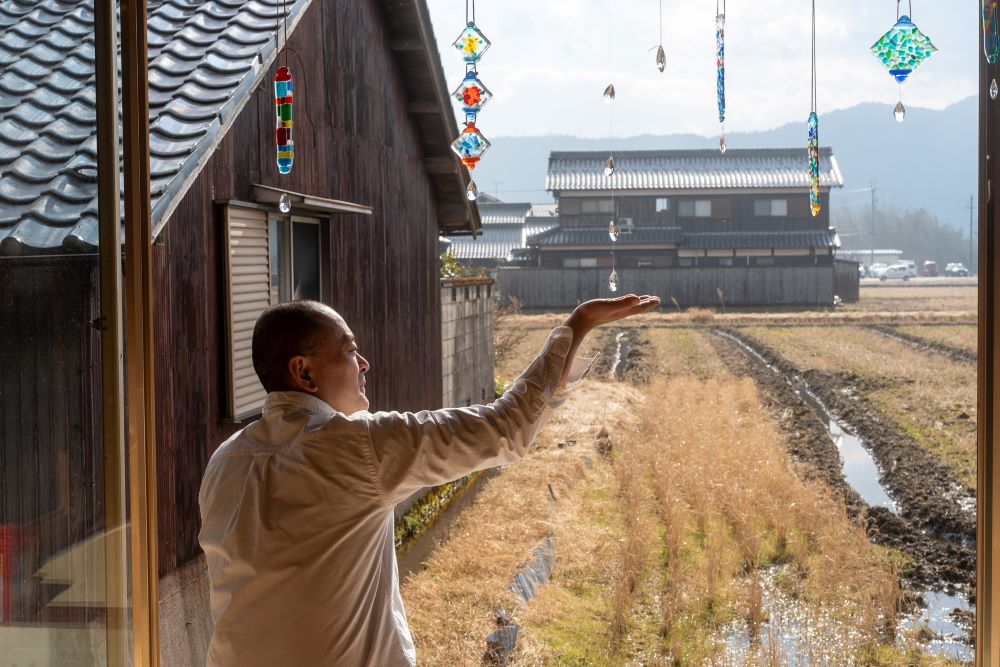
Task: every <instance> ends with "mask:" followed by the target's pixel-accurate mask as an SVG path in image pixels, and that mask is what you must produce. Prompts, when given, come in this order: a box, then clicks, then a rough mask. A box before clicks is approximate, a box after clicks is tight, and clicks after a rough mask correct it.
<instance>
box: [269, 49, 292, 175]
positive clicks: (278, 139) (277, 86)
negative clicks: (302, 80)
mask: <svg viewBox="0 0 1000 667" xmlns="http://www.w3.org/2000/svg"><path fill="white" fill-rule="evenodd" d="M274 111H275V116H276V121H277V127H276V128H275V130H274V141H275V146H276V147H277V157H278V171H279V172H280V173H282V174H290V173H291V172H292V163H293V161H294V159H295V143H294V142H293V141H292V73H291V71H290V70H289V69H288V68H287V67H279V68H278V71H277V73H276V74H275V75H274Z"/></svg>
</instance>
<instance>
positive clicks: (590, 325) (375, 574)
mask: <svg viewBox="0 0 1000 667" xmlns="http://www.w3.org/2000/svg"><path fill="white" fill-rule="evenodd" d="M659 303H660V301H659V299H657V298H655V297H649V296H643V297H638V296H635V295H629V296H625V297H621V298H618V299H598V300H594V301H588V302H587V303H585V304H583V305H581V306H579V307H578V308H577V309H576V310H575V311H573V314H572V315H570V317H569V319H567V320H566V323H565V325H564V326H560V327H557V328H555V329H554V330H553V331H552V333H551V334H550V335H549V337H548V340H547V341H546V342H545V345H544V346H543V347H542V350H541V353H540V354H539V356H538V357H537V358H535V360H534V361H533V362H532V363H531V364H530V365H529V366H528V368H527V369H526V370H525V371H524V372H523V373H521V375H520V376H519V377H518V378H517V380H515V381H514V385H513V387H511V389H510V390H509V391H508V392H506V393H505V394H504V395H503V396H501V397H500V398H499V399H497V400H496V401H495V402H494V403H492V404H490V405H479V406H473V407H469V408H454V409H446V410H434V411H424V412H417V413H398V412H379V413H374V414H373V413H370V412H368V411H367V409H368V398H367V397H366V396H365V373H366V372H367V371H368V369H369V364H368V361H367V360H366V359H365V358H364V357H363V356H361V354H360V351H359V349H358V342H357V340H356V339H355V337H354V334H353V333H352V332H351V330H350V328H349V327H348V326H347V323H346V322H344V320H343V318H341V317H340V315H338V314H337V313H336V312H335V311H334V310H333V309H331V308H329V307H328V306H325V305H323V304H320V303H316V302H311V301H297V302H292V303H287V304H282V305H280V306H276V307H274V308H271V309H270V310H268V311H266V312H265V313H264V314H263V315H261V317H260V319H259V320H258V321H257V324H256V326H255V328H254V333H253V363H254V370H255V371H256V372H257V376H258V377H259V378H260V381H261V384H262V385H263V386H264V389H266V390H267V392H268V393H267V399H266V400H265V402H264V410H263V415H262V416H261V418H260V419H259V420H257V421H255V422H254V423H252V424H250V425H249V426H247V427H246V428H244V429H243V430H242V431H240V432H239V433H236V434H235V435H234V436H233V437H231V438H230V439H229V440H227V441H226V442H225V443H223V444H222V446H220V447H219V449H218V450H217V451H216V452H215V454H214V455H213V456H212V459H211V461H209V464H208V468H207V469H206V471H205V477H204V479H203V480H202V485H201V493H200V494H199V503H200V505H201V516H202V529H201V534H200V536H199V539H200V541H201V546H202V548H203V549H204V550H205V555H206V558H207V561H208V574H209V579H210V581H211V607H212V618H213V620H214V622H215V631H214V634H213V636H212V642H211V645H210V647H209V655H208V665H210V666H213V667H216V666H217V667H223V666H225V667H236V666H239V667H257V666H259V667H284V666H288V667H310V666H312V665H330V666H336V667H353V666H355V665H357V666H361V665H375V666H377V667H397V666H398V667H410V666H412V665H415V664H416V652H415V651H414V647H413V640H412V638H411V637H410V631H409V628H408V626H407V623H406V614H405V612H404V611H403V602H402V599H401V598H400V595H399V574H398V569H397V567H396V553H395V549H394V545H393V509H394V508H395V506H396V505H397V504H398V503H400V502H402V501H403V500H405V499H406V498H408V497H409V496H410V495H412V494H413V493H414V492H416V491H418V490H420V489H422V488H424V487H428V486H437V485H440V484H444V483H446V482H450V481H453V480H456V479H458V478H460V477H463V476H465V475H468V474H469V473H472V472H475V471H477V470H484V469H486V468H492V467H496V466H502V465H507V464H510V463H514V462H515V461H517V460H519V459H520V458H522V457H523V456H524V455H525V453H526V451H527V449H528V446H529V445H530V444H531V442H532V440H533V439H534V437H535V434H536V433H537V432H538V429H539V428H540V425H541V423H542V420H543V418H544V417H545V415H546V414H547V413H548V412H549V411H550V410H551V409H553V408H555V407H557V406H558V405H560V404H561V403H562V402H563V401H564V400H565V398H566V396H567V393H568V391H569V389H570V388H571V387H572V385H573V384H575V383H576V381H578V380H579V379H580V378H581V377H582V376H583V375H584V374H585V373H586V372H587V370H589V368H590V364H591V362H592V360H584V359H578V358H576V351H577V349H578V348H579V347H580V343H581V342H582V341H583V339H584V337H585V336H586V335H587V334H588V333H589V332H590V331H591V330H593V329H594V328H595V327H597V326H600V325H602V324H606V323H609V322H614V321H617V320H621V319H624V318H626V317H629V316H631V315H635V314H638V313H643V312H646V311H648V310H650V309H652V308H655V307H656V306H658V305H659ZM400 370H401V371H404V370H405V369H400Z"/></svg>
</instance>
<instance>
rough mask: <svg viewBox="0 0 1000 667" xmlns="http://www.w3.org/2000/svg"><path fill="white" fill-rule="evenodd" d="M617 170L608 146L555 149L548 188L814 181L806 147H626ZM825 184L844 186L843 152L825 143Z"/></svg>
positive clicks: (769, 185) (766, 185)
mask: <svg viewBox="0 0 1000 667" xmlns="http://www.w3.org/2000/svg"><path fill="white" fill-rule="evenodd" d="M614 157H615V173H614V175H613V176H611V177H610V178H608V177H606V176H605V175H604V165H605V163H606V162H607V159H608V152H607V151H601V152H598V151H588V152H553V153H552V154H551V155H550V156H549V172H548V176H546V178H545V188H546V189H547V190H552V191H562V192H566V191H572V190H607V189H608V188H609V183H610V180H611V179H614V187H615V189H616V190H659V191H663V192H670V191H692V190H693V191H699V190H768V189H782V190H784V189H789V188H806V187H808V184H809V175H808V157H807V155H806V149H805V148H788V149H743V150H737V149H731V150H729V151H727V152H726V153H724V154H723V153H720V152H719V151H717V150H670V151H620V152H616V153H615V155H614ZM820 184H821V186H822V187H843V185H844V179H843V176H841V173H840V167H839V166H838V165H837V158H836V157H835V156H834V155H833V150H832V149H830V148H829V147H826V148H821V149H820Z"/></svg>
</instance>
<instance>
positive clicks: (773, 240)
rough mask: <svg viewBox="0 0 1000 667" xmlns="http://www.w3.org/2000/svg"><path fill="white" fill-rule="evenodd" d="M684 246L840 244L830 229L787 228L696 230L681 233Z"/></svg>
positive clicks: (835, 245) (823, 245)
mask: <svg viewBox="0 0 1000 667" xmlns="http://www.w3.org/2000/svg"><path fill="white" fill-rule="evenodd" d="M682 246H683V247H685V248H743V249H750V248H835V247H839V246H840V240H839V239H838V237H837V233H836V232H835V231H834V230H832V229H828V230H818V231H808V230H804V231H790V232H700V233H695V234H685V235H684V240H683V241H682Z"/></svg>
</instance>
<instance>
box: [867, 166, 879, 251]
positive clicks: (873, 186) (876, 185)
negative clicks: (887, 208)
mask: <svg viewBox="0 0 1000 667" xmlns="http://www.w3.org/2000/svg"><path fill="white" fill-rule="evenodd" d="M877 190H878V183H877V182H876V181H872V187H871V191H872V210H871V226H872V229H871V232H872V233H871V238H870V239H869V245H870V246H871V247H870V248H869V250H870V251H871V257H870V258H869V261H868V266H869V267H871V265H872V264H874V263H875V192H876V191H877Z"/></svg>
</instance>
